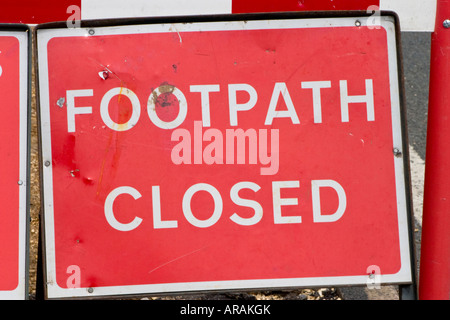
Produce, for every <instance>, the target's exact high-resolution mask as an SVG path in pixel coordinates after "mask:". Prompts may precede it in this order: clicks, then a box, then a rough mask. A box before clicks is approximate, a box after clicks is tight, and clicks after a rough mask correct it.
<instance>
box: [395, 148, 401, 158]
mask: <svg viewBox="0 0 450 320" xmlns="http://www.w3.org/2000/svg"><path fill="white" fill-rule="evenodd" d="M393 151H394V156H396V157H397V158H398V157H401V156H402V152H401V151H400V150H399V149H398V148H394V150H393Z"/></svg>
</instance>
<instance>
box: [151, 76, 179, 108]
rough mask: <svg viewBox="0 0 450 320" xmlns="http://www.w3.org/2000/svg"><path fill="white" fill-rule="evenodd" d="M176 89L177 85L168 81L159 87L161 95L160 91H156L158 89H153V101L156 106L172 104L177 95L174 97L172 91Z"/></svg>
mask: <svg viewBox="0 0 450 320" xmlns="http://www.w3.org/2000/svg"><path fill="white" fill-rule="evenodd" d="M174 90H175V86H174V85H171V84H168V83H167V82H164V83H162V84H161V85H160V86H159V87H158V91H159V96H158V93H157V92H156V90H153V92H152V98H151V99H152V103H153V105H154V106H159V107H163V108H164V107H168V106H170V105H172V103H173V101H172V100H173V99H174V98H175V97H173V96H172V95H171V93H173V91H174Z"/></svg>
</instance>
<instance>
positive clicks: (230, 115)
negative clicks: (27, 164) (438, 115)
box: [37, 16, 411, 297]
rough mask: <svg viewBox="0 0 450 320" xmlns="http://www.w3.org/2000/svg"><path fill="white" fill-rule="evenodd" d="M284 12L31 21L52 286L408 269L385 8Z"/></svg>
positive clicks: (300, 277) (180, 287)
mask: <svg viewBox="0 0 450 320" xmlns="http://www.w3.org/2000/svg"><path fill="white" fill-rule="evenodd" d="M280 17H281V16H277V19H271V20H252V19H249V20H246V21H239V20H237V19H238V18H235V21H227V22H221V21H213V20H211V21H209V22H208V21H203V22H201V23H196V22H195V21H193V22H191V23H177V22H176V21H170V22H169V23H164V24H160V23H149V24H141V25H128V26H127V25H121V26H113V27H108V26H104V27H96V28H95V30H94V29H91V30H94V32H89V29H65V28H61V29H57V28H56V29H45V28H39V29H38V32H37V37H38V60H39V80H40V97H41V101H40V104H41V114H40V117H41V130H42V131H41V132H42V143H43V155H42V156H43V161H49V162H48V164H49V165H48V166H45V167H44V168H43V179H44V208H45V239H46V243H45V251H46V260H47V263H46V266H47V270H46V271H47V280H46V282H47V284H48V295H49V297H68V296H86V295H88V296H95V295H99V296H103V295H115V294H140V293H141V294H142V293H164V292H186V291H199V290H220V289H223V290H226V289H243V288H249V289H250V288H287V287H298V286H319V285H352V284H366V283H367V280H368V276H369V275H368V273H367V270H368V267H369V266H377V268H379V269H377V270H380V273H381V281H383V283H408V282H410V281H411V275H410V265H409V245H408V241H409V239H408V232H407V231H408V229H407V227H408V226H407V212H406V211H407V206H406V201H407V200H406V199H407V190H406V187H405V181H404V162H403V161H404V160H405V159H404V156H400V157H396V156H395V155H394V154H393V150H394V148H398V149H399V150H401V151H402V150H403V153H402V154H405V152H404V151H405V150H404V147H403V141H402V115H401V110H400V99H399V86H398V77H399V75H398V74H397V70H398V69H397V67H398V65H397V53H396V40H395V23H394V19H393V18H391V17H390V16H383V17H381V18H380V24H379V25H378V26H377V27H373V25H371V24H370V23H368V21H369V20H368V18H366V17H361V18H358V19H355V18H322V19H314V20H312V19H301V18H290V19H283V18H280ZM356 20H358V21H359V22H360V23H359V25H358V26H356V25H355V21H356ZM74 48H76V50H75V49H74ZM61 101H63V103H61Z"/></svg>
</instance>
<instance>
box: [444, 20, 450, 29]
mask: <svg viewBox="0 0 450 320" xmlns="http://www.w3.org/2000/svg"><path fill="white" fill-rule="evenodd" d="M443 25H444V28H446V29H448V28H450V19H446V20H444V23H443Z"/></svg>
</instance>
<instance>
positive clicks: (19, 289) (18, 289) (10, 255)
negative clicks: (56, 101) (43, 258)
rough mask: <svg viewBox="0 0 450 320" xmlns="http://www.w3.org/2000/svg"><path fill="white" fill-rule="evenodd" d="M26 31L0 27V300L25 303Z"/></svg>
mask: <svg viewBox="0 0 450 320" xmlns="http://www.w3.org/2000/svg"><path fill="white" fill-rule="evenodd" d="M28 50H29V43H28V29H27V28H26V27H22V26H15V27H13V26H0V96H1V104H0V109H1V114H2V127H1V129H0V137H1V143H0V154H1V155H2V157H1V165H0V186H1V187H2V189H1V192H0V203H1V204H2V210H1V213H0V299H6V300H11V299H25V298H26V295H27V294H28V292H27V287H28V280H27V279H26V268H27V261H28V258H27V252H28V250H27V239H28V237H27V234H26V233H27V224H28V221H27V220H28V219H27V217H28V214H27V197H28V193H27V188H28V187H27V185H28V180H27V154H28V145H27V140H28V126H27V123H28V120H27V116H28Z"/></svg>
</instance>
